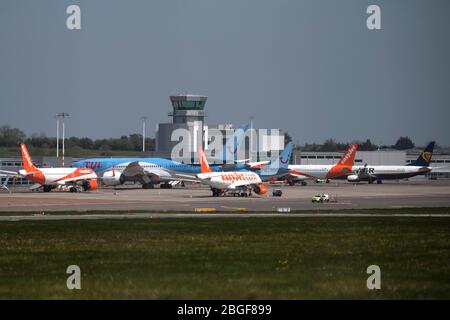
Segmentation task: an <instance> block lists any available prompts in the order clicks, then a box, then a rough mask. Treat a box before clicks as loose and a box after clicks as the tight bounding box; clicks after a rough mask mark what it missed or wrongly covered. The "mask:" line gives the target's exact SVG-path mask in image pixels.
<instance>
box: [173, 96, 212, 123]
mask: <svg viewBox="0 0 450 320" xmlns="http://www.w3.org/2000/svg"><path fill="white" fill-rule="evenodd" d="M207 99H208V97H207V96H199V95H192V94H183V95H177V96H170V102H172V107H173V112H169V116H170V117H173V123H184V124H194V123H196V122H197V123H200V122H201V123H202V124H203V123H205V116H206V114H205V111H204V109H205V104H206V100H207Z"/></svg>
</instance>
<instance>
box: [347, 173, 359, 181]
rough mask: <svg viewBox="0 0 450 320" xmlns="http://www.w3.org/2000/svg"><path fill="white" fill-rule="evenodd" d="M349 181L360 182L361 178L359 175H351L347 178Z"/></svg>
mask: <svg viewBox="0 0 450 320" xmlns="http://www.w3.org/2000/svg"><path fill="white" fill-rule="evenodd" d="M347 181H348V182H359V181H361V180H360V179H359V176H358V175H357V174H351V175H349V176H347Z"/></svg>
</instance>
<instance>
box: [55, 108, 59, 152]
mask: <svg viewBox="0 0 450 320" xmlns="http://www.w3.org/2000/svg"><path fill="white" fill-rule="evenodd" d="M55 118H56V158H59V117H58V114H56V115H55Z"/></svg>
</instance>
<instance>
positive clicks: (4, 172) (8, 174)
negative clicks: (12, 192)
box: [0, 170, 20, 177]
mask: <svg viewBox="0 0 450 320" xmlns="http://www.w3.org/2000/svg"><path fill="white" fill-rule="evenodd" d="M0 176H1V177H20V175H19V174H17V172H14V171H7V170H0Z"/></svg>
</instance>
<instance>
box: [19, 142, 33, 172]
mask: <svg viewBox="0 0 450 320" xmlns="http://www.w3.org/2000/svg"><path fill="white" fill-rule="evenodd" d="M20 149H21V151H22V160H23V168H24V169H25V172H30V171H35V170H36V167H35V166H34V164H33V161H32V160H31V157H30V154H29V153H28V150H27V146H26V145H25V144H23V143H21V144H20Z"/></svg>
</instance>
